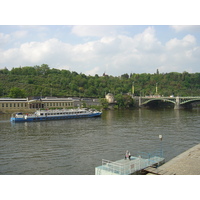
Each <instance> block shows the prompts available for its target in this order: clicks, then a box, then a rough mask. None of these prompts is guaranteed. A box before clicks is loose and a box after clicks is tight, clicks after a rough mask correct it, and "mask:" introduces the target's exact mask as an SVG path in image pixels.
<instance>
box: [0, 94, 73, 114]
mask: <svg viewBox="0 0 200 200" xmlns="http://www.w3.org/2000/svg"><path fill="white" fill-rule="evenodd" d="M69 107H74V101H73V99H71V98H56V97H45V98H41V99H32V100H29V99H28V98H0V112H1V111H2V112H9V111H10V112H11V111H12V112H13V111H28V110H29V111H31V110H35V109H40V108H42V109H49V108H69Z"/></svg>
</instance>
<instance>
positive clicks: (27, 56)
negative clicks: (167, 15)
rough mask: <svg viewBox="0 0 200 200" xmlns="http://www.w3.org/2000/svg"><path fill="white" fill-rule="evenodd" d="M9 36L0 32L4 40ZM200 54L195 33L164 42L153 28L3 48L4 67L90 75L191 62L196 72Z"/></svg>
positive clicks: (0, 62) (177, 67) (176, 67)
mask: <svg viewBox="0 0 200 200" xmlns="http://www.w3.org/2000/svg"><path fill="white" fill-rule="evenodd" d="M97 27H98V26H97ZM79 28H80V27H79ZM81 28H83V27H81ZM87 28H88V26H87ZM79 30H80V29H79ZM86 32H87V31H85V33H84V34H83V35H87V36H88V35H89V30H88V32H87V33H86ZM23 34H25V35H26V33H25V32H24V33H20V34H19V33H18V36H20V35H21V36H22V35H23ZM95 34H96V32H92V33H90V35H93V36H94V35H95ZM96 35H97V34H96ZM99 35H101V34H99ZM9 37H10V35H5V34H0V41H3V39H6V38H7V39H9ZM199 55H200V47H199V46H198V45H197V41H196V38H195V37H194V36H193V35H190V34H188V35H186V36H184V37H183V38H182V39H177V38H172V39H170V40H169V41H168V42H166V44H162V43H161V42H160V41H159V40H158V38H157V37H156V32H155V29H154V28H153V27H149V28H147V29H146V30H144V31H143V32H141V33H140V34H137V35H135V36H133V37H130V36H125V35H122V34H121V35H114V34H113V35H107V36H104V37H100V38H99V39H96V40H93V41H91V42H85V43H82V44H74V45H72V44H69V43H65V42H62V41H60V40H58V39H56V38H52V39H49V40H45V41H42V42H26V43H23V44H21V45H20V46H19V47H17V48H10V49H7V50H3V49H1V51H0V57H1V59H0V67H1V68H3V67H5V66H6V67H8V68H9V69H11V68H12V67H18V66H26V65H27V66H34V65H40V64H42V63H46V64H48V65H49V66H50V67H54V68H58V69H63V68H66V69H70V70H71V71H76V72H78V73H81V72H82V73H85V74H88V75H89V74H90V75H95V74H99V75H102V74H103V72H105V71H106V73H107V74H110V75H114V76H118V75H121V74H124V73H154V72H155V71H156V69H159V70H160V72H161V73H162V72H170V71H178V72H183V71H187V70H190V71H192V70H191V69H190V67H191V65H192V66H193V71H199V63H200V57H199Z"/></svg>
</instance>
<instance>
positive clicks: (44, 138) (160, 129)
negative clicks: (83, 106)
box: [0, 109, 200, 175]
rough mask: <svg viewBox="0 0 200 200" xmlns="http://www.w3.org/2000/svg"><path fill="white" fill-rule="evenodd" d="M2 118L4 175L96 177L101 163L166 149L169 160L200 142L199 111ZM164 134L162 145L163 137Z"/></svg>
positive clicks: (1, 170)
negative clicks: (27, 119)
mask: <svg viewBox="0 0 200 200" xmlns="http://www.w3.org/2000/svg"><path fill="white" fill-rule="evenodd" d="M9 119H10V115H9V114H1V115H0V174H6V175H8V174H15V175H20V174H29V175H32V174H37V175H46V174H47V175H54V174H55V175H90V174H91V175H92V174H95V167H96V166H99V165H101V160H102V159H107V160H112V161H115V160H119V159H122V158H124V154H125V151H126V150H129V151H130V152H131V154H132V155H134V154H135V153H136V152H137V151H143V152H152V151H154V150H156V149H160V148H161V147H162V148H163V151H164V157H165V158H166V161H168V160H170V159H172V158H173V157H175V156H177V155H179V154H180V153H182V152H183V151H185V150H187V149H189V148H191V147H192V146H194V145H196V144H198V143H199V142H200V133H199V130H200V110H198V109H193V110H173V109H162V110H148V109H136V110H114V111H104V112H103V114H102V116H101V117H99V118H88V119H71V120H60V121H46V122H29V123H27V122H26V123H10V121H9ZM160 134H162V136H163V140H162V145H161V141H160V140H159V135H160Z"/></svg>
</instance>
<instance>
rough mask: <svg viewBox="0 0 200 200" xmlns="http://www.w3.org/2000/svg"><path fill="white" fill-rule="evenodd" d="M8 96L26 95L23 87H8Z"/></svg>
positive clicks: (18, 96)
mask: <svg viewBox="0 0 200 200" xmlns="http://www.w3.org/2000/svg"><path fill="white" fill-rule="evenodd" d="M9 97H11V98H24V97H26V94H25V91H24V90H23V89H20V88H17V87H13V88H11V89H10V93H9Z"/></svg>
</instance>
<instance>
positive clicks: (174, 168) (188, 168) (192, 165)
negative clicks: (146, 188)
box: [158, 144, 200, 175]
mask: <svg viewBox="0 0 200 200" xmlns="http://www.w3.org/2000/svg"><path fill="white" fill-rule="evenodd" d="M158 170H159V171H161V170H163V171H167V172H168V173H167V174H176V175H200V144H198V145H196V146H194V147H192V148H190V149H189V150H187V151H185V152H183V153H182V154H180V155H178V156H177V157H175V158H173V159H172V160H170V161H168V162H167V163H165V164H163V165H162V166H160V167H158Z"/></svg>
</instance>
